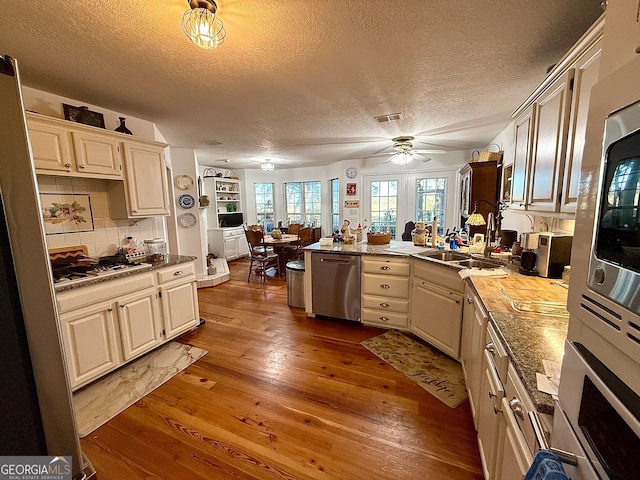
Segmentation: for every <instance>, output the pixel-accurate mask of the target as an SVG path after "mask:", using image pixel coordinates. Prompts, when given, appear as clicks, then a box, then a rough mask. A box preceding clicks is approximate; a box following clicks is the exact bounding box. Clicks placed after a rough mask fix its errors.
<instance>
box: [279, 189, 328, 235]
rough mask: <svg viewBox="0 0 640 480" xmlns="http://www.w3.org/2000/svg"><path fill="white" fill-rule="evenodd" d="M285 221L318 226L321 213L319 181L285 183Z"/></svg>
mask: <svg viewBox="0 0 640 480" xmlns="http://www.w3.org/2000/svg"><path fill="white" fill-rule="evenodd" d="M284 190H285V204H286V211H287V223H304V224H305V225H313V226H316V227H319V226H320V223H321V214H322V203H321V201H322V195H321V191H322V189H321V183H320V182H319V181H318V182H290V183H285V189H284Z"/></svg>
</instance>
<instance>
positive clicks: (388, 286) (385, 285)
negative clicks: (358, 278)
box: [380, 283, 391, 288]
mask: <svg viewBox="0 0 640 480" xmlns="http://www.w3.org/2000/svg"><path fill="white" fill-rule="evenodd" d="M380 288H391V286H390V285H387V284H386V283H382V284H380Z"/></svg>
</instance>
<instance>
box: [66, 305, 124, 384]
mask: <svg viewBox="0 0 640 480" xmlns="http://www.w3.org/2000/svg"><path fill="white" fill-rule="evenodd" d="M116 322H117V315H116V314H115V313H114V305H113V302H103V303H98V304H95V305H91V306H89V307H86V308H82V309H79V310H75V311H72V312H69V313H61V315H60V326H61V329H62V339H63V343H64V352H65V358H66V360H67V369H68V372H69V380H70V383H71V387H72V388H74V389H75V388H78V387H80V386H82V385H85V384H87V383H89V382H90V381H92V380H94V379H96V378H98V377H100V376H101V375H104V374H105V373H108V372H110V371H112V370H115V369H116V368H117V367H118V366H119V365H120V364H121V360H120V346H119V344H120V333H119V331H118V325H117V324H116Z"/></svg>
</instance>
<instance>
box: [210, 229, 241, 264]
mask: <svg viewBox="0 0 640 480" xmlns="http://www.w3.org/2000/svg"><path fill="white" fill-rule="evenodd" d="M207 236H208V240H209V252H211V253H217V254H218V255H219V256H220V257H222V258H225V259H227V260H235V259H237V258H244V257H247V256H248V255H249V244H248V243H247V237H246V236H245V234H244V228H243V227H231V228H210V229H208V230H207Z"/></svg>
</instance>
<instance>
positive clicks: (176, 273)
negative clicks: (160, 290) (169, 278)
mask: <svg viewBox="0 0 640 480" xmlns="http://www.w3.org/2000/svg"><path fill="white" fill-rule="evenodd" d="M178 275H182V270H178V271H177V272H173V276H174V277H177V276H178Z"/></svg>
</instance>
